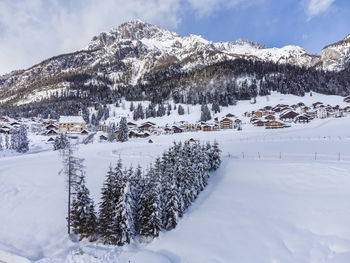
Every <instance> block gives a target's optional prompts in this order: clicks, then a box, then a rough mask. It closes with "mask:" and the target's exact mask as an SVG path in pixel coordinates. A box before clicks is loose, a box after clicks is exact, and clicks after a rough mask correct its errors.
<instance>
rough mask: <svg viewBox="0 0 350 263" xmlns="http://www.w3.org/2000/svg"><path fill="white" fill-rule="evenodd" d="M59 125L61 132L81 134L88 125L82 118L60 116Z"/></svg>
mask: <svg viewBox="0 0 350 263" xmlns="http://www.w3.org/2000/svg"><path fill="white" fill-rule="evenodd" d="M58 123H59V125H58V130H59V131H60V132H68V133H80V132H81V131H82V130H85V129H86V123H85V121H84V119H83V117H82V116H60V119H59V121H58Z"/></svg>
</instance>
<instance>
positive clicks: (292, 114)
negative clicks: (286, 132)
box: [280, 111, 299, 122]
mask: <svg viewBox="0 0 350 263" xmlns="http://www.w3.org/2000/svg"><path fill="white" fill-rule="evenodd" d="M298 115H299V114H298V113H296V112H295V111H288V112H286V113H284V114H282V115H281V116H280V119H281V120H282V121H287V122H292V121H293V120H294V118H295V117H296V116H298Z"/></svg>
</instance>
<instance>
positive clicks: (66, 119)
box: [58, 116, 85, 123]
mask: <svg viewBox="0 0 350 263" xmlns="http://www.w3.org/2000/svg"><path fill="white" fill-rule="evenodd" d="M58 122H59V123H85V121H84V119H83V117H82V116H60V119H59V120H58Z"/></svg>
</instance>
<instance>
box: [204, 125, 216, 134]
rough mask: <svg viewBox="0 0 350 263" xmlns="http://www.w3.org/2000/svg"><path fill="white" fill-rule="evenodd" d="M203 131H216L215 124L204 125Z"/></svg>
mask: <svg viewBox="0 0 350 263" xmlns="http://www.w3.org/2000/svg"><path fill="white" fill-rule="evenodd" d="M202 131H205V132H211V131H214V126H213V125H208V124H206V125H203V126H202Z"/></svg>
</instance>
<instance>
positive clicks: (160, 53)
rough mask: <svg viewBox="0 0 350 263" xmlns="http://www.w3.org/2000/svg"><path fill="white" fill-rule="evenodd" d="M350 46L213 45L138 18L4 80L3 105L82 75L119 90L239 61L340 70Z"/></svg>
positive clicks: (45, 93) (57, 89)
mask: <svg viewBox="0 0 350 263" xmlns="http://www.w3.org/2000/svg"><path fill="white" fill-rule="evenodd" d="M349 46H350V40H349V37H348V38H346V39H345V40H343V41H340V42H338V43H335V44H332V45H330V46H328V47H326V48H325V49H324V50H323V52H322V57H320V56H316V55H311V54H308V53H307V52H306V51H305V50H304V49H303V48H301V47H298V46H285V47H283V48H266V47H265V46H263V45H261V44H258V43H253V42H251V41H243V40H238V41H235V42H219V43H215V42H211V41H208V40H206V39H204V38H203V37H201V36H196V35H189V36H186V37H181V36H179V35H178V34H176V33H174V32H170V31H168V30H164V29H162V28H159V27H157V26H154V25H151V24H148V23H144V22H142V21H139V20H135V21H131V22H128V23H124V24H122V25H120V26H119V27H118V28H116V29H112V30H110V31H108V32H103V33H101V34H99V35H98V36H95V37H94V38H93V39H92V40H91V42H90V43H89V44H88V46H87V47H86V48H85V49H83V50H80V51H77V52H74V53H70V54H63V55H60V56H57V57H53V58H50V59H48V60H45V61H43V62H41V63H40V64H37V65H34V66H33V67H31V68H29V69H27V70H21V71H14V72H12V73H10V74H8V75H6V76H3V77H2V78H0V87H1V93H0V102H1V103H8V104H17V105H19V104H25V103H30V102H34V101H40V100H43V99H45V98H48V97H49V96H51V95H52V94H59V93H62V92H63V91H64V90H66V89H67V88H69V87H70V86H72V83H73V82H74V80H76V79H77V78H80V79H81V76H84V83H83V85H84V86H85V85H86V86H89V85H91V84H92V83H93V85H94V86H97V87H98V86H99V85H100V86H107V87H108V88H110V89H114V90H118V89H122V88H127V87H132V86H135V85H140V84H147V82H148V79H149V76H155V75H156V74H157V72H165V73H164V74H167V75H171V74H179V73H186V72H190V71H193V70H199V69H201V68H204V67H206V66H210V65H214V64H215V63H220V62H224V61H232V60H235V59H237V58H240V59H249V60H257V61H268V62H273V63H276V64H291V65H295V66H302V67H318V68H320V67H321V68H322V69H325V70H341V69H342V68H343V67H344V65H345V63H346V62H347V61H348V58H349V56H348V51H349ZM320 65H322V66H320ZM80 83H81V82H80Z"/></svg>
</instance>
